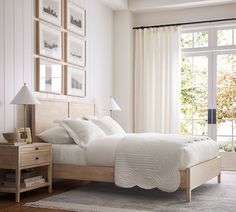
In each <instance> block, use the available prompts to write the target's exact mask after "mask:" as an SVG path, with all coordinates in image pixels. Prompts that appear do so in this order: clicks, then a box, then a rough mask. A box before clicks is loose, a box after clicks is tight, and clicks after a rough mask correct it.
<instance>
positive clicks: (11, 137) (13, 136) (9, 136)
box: [2, 132, 20, 143]
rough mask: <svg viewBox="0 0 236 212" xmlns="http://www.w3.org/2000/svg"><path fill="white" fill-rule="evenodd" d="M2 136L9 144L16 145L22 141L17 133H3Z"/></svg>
mask: <svg viewBox="0 0 236 212" xmlns="http://www.w3.org/2000/svg"><path fill="white" fill-rule="evenodd" d="M2 135H3V137H4V138H5V139H6V140H7V141H8V143H16V142H18V141H19V140H20V134H19V133H17V132H15V133H14V132H11V133H3V134H2Z"/></svg>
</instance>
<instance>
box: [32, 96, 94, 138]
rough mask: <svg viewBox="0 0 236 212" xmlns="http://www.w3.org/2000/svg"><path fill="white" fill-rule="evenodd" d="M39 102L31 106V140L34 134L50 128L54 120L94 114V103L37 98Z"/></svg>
mask: <svg viewBox="0 0 236 212" xmlns="http://www.w3.org/2000/svg"><path fill="white" fill-rule="evenodd" d="M39 101H40V104H38V105H34V106H32V115H31V116H32V117H31V128H32V137H33V141H36V135H37V134H39V133H41V132H43V131H44V130H47V129H50V128H52V127H53V126H55V125H56V124H55V123H54V120H57V119H65V118H71V119H76V118H79V117H83V116H89V115H95V105H94V103H91V102H87V101H81V102H68V101H63V100H48V99H47V100H45V99H39Z"/></svg>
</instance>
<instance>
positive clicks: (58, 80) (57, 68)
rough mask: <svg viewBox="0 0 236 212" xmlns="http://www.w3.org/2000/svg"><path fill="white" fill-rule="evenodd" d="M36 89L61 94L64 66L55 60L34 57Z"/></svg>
mask: <svg viewBox="0 0 236 212" xmlns="http://www.w3.org/2000/svg"><path fill="white" fill-rule="evenodd" d="M36 70H37V82H36V90H37V91H39V92H43V93H53V94H63V93H64V92H63V91H64V85H63V82H64V67H63V65H62V64H61V63H58V62H56V61H49V60H45V59H42V58H37V59H36Z"/></svg>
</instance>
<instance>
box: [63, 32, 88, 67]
mask: <svg viewBox="0 0 236 212" xmlns="http://www.w3.org/2000/svg"><path fill="white" fill-rule="evenodd" d="M65 40H66V41H65V43H66V52H65V57H66V61H67V63H70V64H73V65H77V66H81V67H85V65H86V41H85V40H84V39H81V38H79V37H75V36H74V35H72V34H70V33H67V34H66V36H65Z"/></svg>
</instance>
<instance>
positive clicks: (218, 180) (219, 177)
mask: <svg viewBox="0 0 236 212" xmlns="http://www.w3.org/2000/svg"><path fill="white" fill-rule="evenodd" d="M217 182H218V183H221V172H220V173H219V175H218V176H217Z"/></svg>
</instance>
